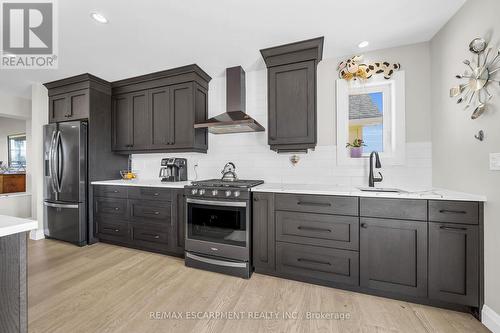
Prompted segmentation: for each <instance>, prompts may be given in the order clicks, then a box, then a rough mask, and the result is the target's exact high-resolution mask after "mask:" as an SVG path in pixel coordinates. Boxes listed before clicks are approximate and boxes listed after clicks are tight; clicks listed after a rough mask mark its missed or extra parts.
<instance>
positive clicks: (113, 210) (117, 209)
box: [94, 198, 127, 218]
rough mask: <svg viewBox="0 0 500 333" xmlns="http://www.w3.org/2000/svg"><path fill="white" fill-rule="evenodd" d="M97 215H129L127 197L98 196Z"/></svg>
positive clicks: (95, 205) (123, 216)
mask: <svg viewBox="0 0 500 333" xmlns="http://www.w3.org/2000/svg"><path fill="white" fill-rule="evenodd" d="M94 212H95V214H96V215H107V216H113V217H121V218H126V217H127V199H114V198H96V199H95V201H94Z"/></svg>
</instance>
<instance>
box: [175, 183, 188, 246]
mask: <svg viewBox="0 0 500 333" xmlns="http://www.w3.org/2000/svg"><path fill="white" fill-rule="evenodd" d="M172 226H173V230H172V237H173V239H172V242H171V243H172V244H173V251H174V252H175V253H177V254H181V255H184V237H185V236H184V235H185V229H186V198H185V197H184V189H179V190H174V191H173V200H172Z"/></svg>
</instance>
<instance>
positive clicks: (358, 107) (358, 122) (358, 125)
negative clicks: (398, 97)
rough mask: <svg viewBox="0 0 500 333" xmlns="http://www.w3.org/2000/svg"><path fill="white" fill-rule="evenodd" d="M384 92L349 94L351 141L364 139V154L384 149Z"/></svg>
mask: <svg viewBox="0 0 500 333" xmlns="http://www.w3.org/2000/svg"><path fill="white" fill-rule="evenodd" d="M383 100H384V93H383V92H380V91H379V92H372V93H367V94H354V95H349V142H351V143H352V142H353V141H354V139H356V138H357V139H362V140H363V142H364V144H365V145H366V146H364V147H363V154H369V153H370V152H372V151H373V150H376V151H378V152H383V151H384V117H383V116H384V109H383Z"/></svg>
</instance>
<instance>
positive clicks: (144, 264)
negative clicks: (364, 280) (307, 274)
mask: <svg viewBox="0 0 500 333" xmlns="http://www.w3.org/2000/svg"><path fill="white" fill-rule="evenodd" d="M28 262H29V264H28V265H29V268H28V276H29V278H28V283H29V302H28V303H29V331H30V332H50V333H55V332H62V333H73V332H86V333H92V332H99V333H101V332H134V333H135V332H137V333H143V332H144V333H145V332H155V333H156V332H229V333H234V332H237V333H245V332H405V333H406V332H467V333H468V332H488V330H487V329H486V328H485V327H484V326H483V325H481V323H480V322H478V321H477V320H476V319H474V318H473V317H472V316H470V315H468V314H463V313H459V312H454V311H447V310H442V309H437V308H432V307H427V306H422V305H416V304H411V303H407V302H400V301H395V300H390V299H385V298H381V297H374V296H368V295H363V294H358V293H353V292H348V291H342V290H337V289H332V288H326V287H320V286H315V285H310V284H306V283H300V282H295V281H289V280H284V279H279V278H274V277H269V276H265V275H260V274H254V275H253V276H252V278H251V279H250V280H244V279H240V278H234V277H230V276H225V275H220V274H216V273H211V272H205V271H200V270H195V269H191V268H186V267H184V262H183V261H182V260H180V259H176V258H173V257H169V256H163V255H159V254H152V253H147V252H142V251H136V250H131V249H127V248H123V247H118V246H112V245H106V244H103V243H99V244H95V245H92V246H88V247H84V248H78V247H76V246H72V245H67V244H65V243H61V242H57V241H51V240H40V241H36V242H34V241H31V242H30V243H29V261H28ZM199 311H200V312H201V313H198V314H196V315H197V316H205V311H207V312H209V311H211V312H213V313H214V315H215V314H223V313H227V312H231V313H233V315H234V316H236V314H237V313H240V312H243V313H244V314H240V318H244V319H240V320H236V319H226V320H223V319H214V318H212V319H210V318H208V319H187V318H186V316H187V314H186V313H185V312H190V313H192V312H199ZM264 311H269V312H277V313H278V315H279V316H280V319H260V320H259V319H249V318H248V317H249V314H248V312H258V314H254V315H253V316H254V317H260V316H263V315H264V314H262V312H264ZM321 311H322V312H324V313H348V314H349V315H350V318H349V319H345V320H335V319H330V320H328V319H316V320H311V319H309V320H308V319H304V316H306V315H307V312H321ZM151 312H161V313H168V312H181V315H183V318H182V319H166V318H165V315H164V314H161V316H163V319H162V318H161V317H160V319H151V318H150V313H151ZM285 312H289V314H292V315H293V314H297V315H298V316H299V319H282V318H281V317H282V316H283V315H284V313H285ZM206 315H207V316H208V315H209V314H208V313H207V314H206ZM191 316H193V314H191Z"/></svg>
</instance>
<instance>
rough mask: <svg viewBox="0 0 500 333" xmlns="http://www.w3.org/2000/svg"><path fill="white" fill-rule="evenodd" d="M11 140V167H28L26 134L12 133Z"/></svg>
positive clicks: (9, 139) (9, 138)
mask: <svg viewBox="0 0 500 333" xmlns="http://www.w3.org/2000/svg"><path fill="white" fill-rule="evenodd" d="M8 141H9V167H11V168H25V167H26V135H10V136H9V137H8Z"/></svg>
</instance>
